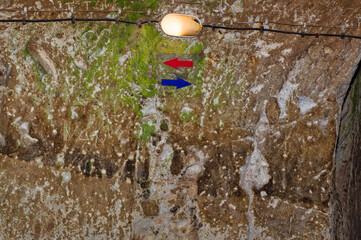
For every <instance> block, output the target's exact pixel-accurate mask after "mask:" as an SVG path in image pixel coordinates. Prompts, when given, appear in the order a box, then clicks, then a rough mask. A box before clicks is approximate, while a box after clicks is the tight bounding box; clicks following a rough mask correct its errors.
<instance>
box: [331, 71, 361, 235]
mask: <svg viewBox="0 0 361 240" xmlns="http://www.w3.org/2000/svg"><path fill="white" fill-rule="evenodd" d="M360 66H361V65H359V67H358V69H357V71H356V72H355V76H354V78H353V81H352V85H351V86H350V88H349V91H348V94H347V96H346V99H345V103H344V105H343V109H342V117H341V125H340V133H339V136H338V140H337V147H336V156H335V166H334V174H335V175H334V183H335V192H334V204H333V216H332V217H333V219H332V220H333V234H334V236H335V239H359V238H361V230H360V226H361V217H360V214H359V213H360V211H361V209H360V207H361V198H360V190H361V184H360V183H361V175H360V170H361V164H360V162H361V152H360V116H361V115H360V96H361V88H360V86H361V85H360V81H361V68H360Z"/></svg>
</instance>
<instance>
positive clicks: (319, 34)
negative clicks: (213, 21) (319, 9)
mask: <svg viewBox="0 0 361 240" xmlns="http://www.w3.org/2000/svg"><path fill="white" fill-rule="evenodd" d="M203 27H204V28H212V29H225V30H235V31H260V32H273V33H281V34H291V35H300V36H314V37H320V36H323V37H340V38H355V39H361V36H355V35H345V34H330V33H307V32H293V31H282V30H277V29H268V28H264V27H260V28H237V27H223V26H216V25H207V24H205V25H203Z"/></svg>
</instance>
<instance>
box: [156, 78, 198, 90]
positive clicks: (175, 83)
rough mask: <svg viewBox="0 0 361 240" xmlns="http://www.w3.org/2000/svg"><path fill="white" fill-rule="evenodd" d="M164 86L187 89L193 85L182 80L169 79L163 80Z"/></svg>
mask: <svg viewBox="0 0 361 240" xmlns="http://www.w3.org/2000/svg"><path fill="white" fill-rule="evenodd" d="M162 85H164V86H175V87H177V89H178V88H182V87H186V86H189V85H191V84H190V83H189V82H187V81H184V80H183V79H181V78H177V80H169V79H162Z"/></svg>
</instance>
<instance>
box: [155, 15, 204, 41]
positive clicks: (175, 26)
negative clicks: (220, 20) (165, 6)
mask: <svg viewBox="0 0 361 240" xmlns="http://www.w3.org/2000/svg"><path fill="white" fill-rule="evenodd" d="M160 25H161V27H162V30H163V32H164V33H165V34H167V35H169V36H174V37H190V36H195V35H196V34H197V33H199V31H200V30H201V29H202V25H201V23H200V21H199V19H198V18H196V17H194V16H189V15H182V14H175V13H171V14H167V15H165V16H164V18H163V19H162V21H161V22H160Z"/></svg>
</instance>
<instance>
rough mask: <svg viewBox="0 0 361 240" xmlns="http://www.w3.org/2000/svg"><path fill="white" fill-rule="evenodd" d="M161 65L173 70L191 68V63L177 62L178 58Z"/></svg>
mask: <svg viewBox="0 0 361 240" xmlns="http://www.w3.org/2000/svg"><path fill="white" fill-rule="evenodd" d="M163 63H164V64H165V65H168V66H170V67H172V68H175V69H178V67H193V61H179V60H178V58H174V59H172V60H169V61H165V62H163Z"/></svg>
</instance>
